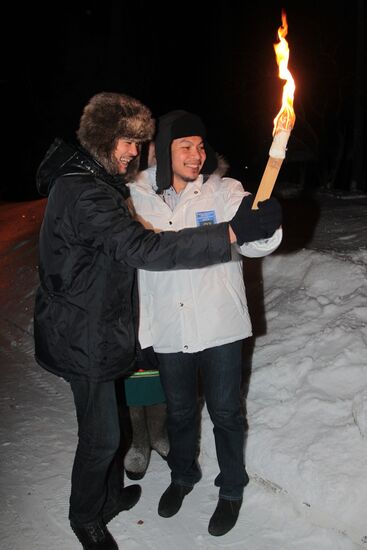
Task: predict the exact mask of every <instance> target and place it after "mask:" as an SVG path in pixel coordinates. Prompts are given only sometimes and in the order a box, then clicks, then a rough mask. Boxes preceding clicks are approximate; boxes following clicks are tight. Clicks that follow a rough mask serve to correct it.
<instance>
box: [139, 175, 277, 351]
mask: <svg viewBox="0 0 367 550" xmlns="http://www.w3.org/2000/svg"><path fill="white" fill-rule="evenodd" d="M129 187H130V192H131V197H132V200H133V202H134V206H135V209H136V212H137V214H138V215H139V216H141V217H142V218H144V220H146V221H148V222H150V223H151V224H152V226H153V227H154V228H155V229H159V230H163V231H169V230H172V231H178V230H180V229H183V228H185V227H196V226H197V225H200V224H201V221H200V220H202V219H204V220H205V219H206V220H209V221H214V222H217V223H218V222H222V221H229V220H231V218H232V217H233V216H234V214H235V213H236V211H237V208H238V206H239V204H240V202H241V200H242V198H243V196H244V195H246V194H247V193H246V192H245V191H244V189H243V187H242V185H241V183H240V182H239V181H237V180H235V179H232V178H226V177H224V178H222V177H220V176H219V175H216V174H213V175H211V176H210V177H209V179H208V180H207V181H206V182H205V183H203V177H202V176H201V175H200V176H199V177H198V179H197V180H196V181H193V182H190V183H188V184H187V186H186V188H185V189H184V191H183V192H182V195H181V198H180V201H179V203H178V205H177V206H176V208H175V209H174V210H173V211H172V210H171V209H170V208H169V206H168V205H167V204H166V203H165V202H164V201H163V200H162V198H161V196H160V195H157V194H156V192H155V188H156V187H155V167H152V168H148V169H147V170H145V171H144V172H141V173H140V174H139V175H138V177H137V180H136V181H135V182H133V183H131V184H129ZM281 240H282V230H281V228H280V229H277V230H276V232H275V233H274V235H273V236H272V237H271V238H270V239H267V240H261V241H256V242H252V243H245V244H244V245H242V246H241V247H239V246H238V245H232V260H231V261H230V262H227V263H223V264H218V265H213V266H210V267H204V268H200V269H190V270H187V269H185V270H177V271H159V272H154V271H146V270H142V269H141V270H139V273H138V277H139V279H138V280H139V293H140V326H139V340H140V344H141V346H142V348H146V347H148V346H153V348H154V350H155V351H156V352H159V353H174V352H178V351H182V352H187V353H193V352H196V351H201V350H203V349H206V348H211V347H214V346H220V345H222V344H226V343H229V342H235V341H236V340H240V339H242V338H246V337H248V336H251V334H252V329H251V321H250V318H249V314H248V309H247V302H246V294H245V285H244V281H243V262H242V258H241V255H240V254H242V255H244V256H248V257H262V256H265V255H267V254H270V253H271V252H273V251H274V250H275V249H276V248H277V247H278V246H279V244H280V242H281Z"/></svg>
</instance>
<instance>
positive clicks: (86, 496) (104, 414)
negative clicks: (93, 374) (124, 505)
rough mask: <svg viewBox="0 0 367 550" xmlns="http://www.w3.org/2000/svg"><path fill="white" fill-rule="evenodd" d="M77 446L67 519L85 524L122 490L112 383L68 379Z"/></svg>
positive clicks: (110, 504) (108, 507) (109, 506)
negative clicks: (76, 424) (76, 422)
mask: <svg viewBox="0 0 367 550" xmlns="http://www.w3.org/2000/svg"><path fill="white" fill-rule="evenodd" d="M70 386H71V389H72V392H73V395H74V402H75V408H76V415H77V420H78V445H77V449H76V453H75V458H74V465H73V471H72V475H71V495H70V509H69V519H70V520H71V521H73V522H74V523H77V524H79V525H80V524H84V523H89V522H91V521H95V520H97V519H99V518H101V517H102V514H103V513H104V512H108V511H109V510H111V509H112V510H113V509H114V506H115V504H116V503H117V502H118V499H119V495H120V492H121V490H122V487H123V473H122V468H121V467H119V464H118V463H117V458H116V454H117V451H118V449H119V444H120V421H119V412H118V405H117V397H116V387H115V382H113V381H112V382H90V381H88V380H72V381H71V382H70Z"/></svg>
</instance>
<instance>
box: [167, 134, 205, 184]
mask: <svg viewBox="0 0 367 550" xmlns="http://www.w3.org/2000/svg"><path fill="white" fill-rule="evenodd" d="M171 159H172V174H173V184H175V182H176V183H178V182H181V183H182V182H185V183H188V182H189V181H194V180H196V178H197V177H198V176H199V174H200V172H201V169H202V167H203V164H204V162H205V159H206V153H205V149H204V142H203V139H202V138H201V137H200V136H189V137H183V138H178V139H174V140H173V141H172V143H171Z"/></svg>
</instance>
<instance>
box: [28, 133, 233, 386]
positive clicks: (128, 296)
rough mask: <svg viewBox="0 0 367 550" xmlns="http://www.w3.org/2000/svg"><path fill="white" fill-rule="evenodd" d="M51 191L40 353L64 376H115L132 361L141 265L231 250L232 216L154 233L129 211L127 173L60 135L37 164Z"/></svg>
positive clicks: (44, 239)
mask: <svg viewBox="0 0 367 550" xmlns="http://www.w3.org/2000/svg"><path fill="white" fill-rule="evenodd" d="M37 186H38V190H39V192H40V193H41V194H42V195H45V196H48V201H47V206H46V211H45V215H44V220H43V224H42V228H41V232H40V236H39V255H40V258H39V276H40V285H39V288H38V290H37V295H36V303H35V312H34V337H35V357H36V360H37V362H38V363H39V364H40V365H41V366H43V367H44V368H46V369H48V370H50V371H51V372H53V373H55V374H57V375H59V376H62V377H63V378H65V379H66V380H70V379H72V378H87V379H89V380H93V381H108V380H114V379H117V378H119V377H121V376H124V375H126V374H127V373H129V372H130V371H131V370H133V368H134V363H135V359H136V348H137V336H136V333H137V330H136V329H137V294H136V282H135V278H136V268H144V269H152V270H155V271H157V270H166V269H180V268H195V267H202V266H205V265H210V264H214V263H220V262H226V261H229V260H230V254H231V253H230V243H229V238H228V224H227V223H222V224H216V225H212V226H203V227H200V228H197V229H185V230H183V231H180V232H173V231H170V232H165V233H154V232H152V231H148V230H146V229H144V227H143V226H142V225H141V224H140V223H139V222H137V221H134V220H133V218H132V217H131V215H130V213H129V210H128V207H127V203H126V196H127V190H126V188H125V186H124V185H123V184H122V183H121V178H119V177H118V178H116V177H112V176H109V175H108V174H107V173H106V171H105V170H104V168H103V167H102V166H101V165H100V164H98V163H97V162H96V161H95V160H94V159H93V158H92V157H90V156H89V155H88V154H87V153H85V152H84V151H82V150H80V149H78V148H76V147H73V146H70V145H67V144H65V143H64V142H62V141H61V140H56V141H55V142H54V144H53V145H52V146H51V147H50V149H49V151H48V152H47V154H46V156H45V159H44V160H43V162H42V163H41V166H40V168H39V170H38V173H37Z"/></svg>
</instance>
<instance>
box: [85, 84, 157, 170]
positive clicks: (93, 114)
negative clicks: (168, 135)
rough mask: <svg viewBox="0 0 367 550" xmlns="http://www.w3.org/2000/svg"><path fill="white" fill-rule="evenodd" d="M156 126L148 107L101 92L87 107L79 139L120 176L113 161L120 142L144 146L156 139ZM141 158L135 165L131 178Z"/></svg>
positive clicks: (132, 163)
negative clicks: (114, 152) (153, 138)
mask: <svg viewBox="0 0 367 550" xmlns="http://www.w3.org/2000/svg"><path fill="white" fill-rule="evenodd" d="M154 128H155V123H154V120H153V118H152V114H151V112H150V110H149V109H148V107H146V106H145V105H143V103H141V102H140V101H138V100H137V99H135V98H133V97H130V96H128V95H125V94H118V93H112V92H101V93H99V94H96V95H95V96H93V97H92V98H91V99H90V101H89V103H88V104H87V105H86V106H85V108H84V111H83V114H82V116H81V119H80V125H79V129H78V131H77V137H78V139H79V141H80V143H81V145H82V146H83V147H84V148H85V149H86V150H87V151H88V152H89V153H90V154H91V155H92V156H93V157H94V158H95V159H97V161H98V162H99V163H100V164H102V166H104V168H105V169H106V171H107V172H108V173H110V174H117V173H118V166H117V163H116V160H115V159H114V158H113V151H114V150H115V147H116V144H117V141H118V139H120V138H123V139H126V140H127V141H134V142H135V143H142V142H145V141H149V140H151V139H152V137H153V134H154ZM138 164H139V159H138V158H136V159H135V160H134V161H132V162H131V164H130V166H129V168H130V171H129V176H130V177H131V176H132V174H131V172H132V171H135V170H136V167H137V166H138Z"/></svg>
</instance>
